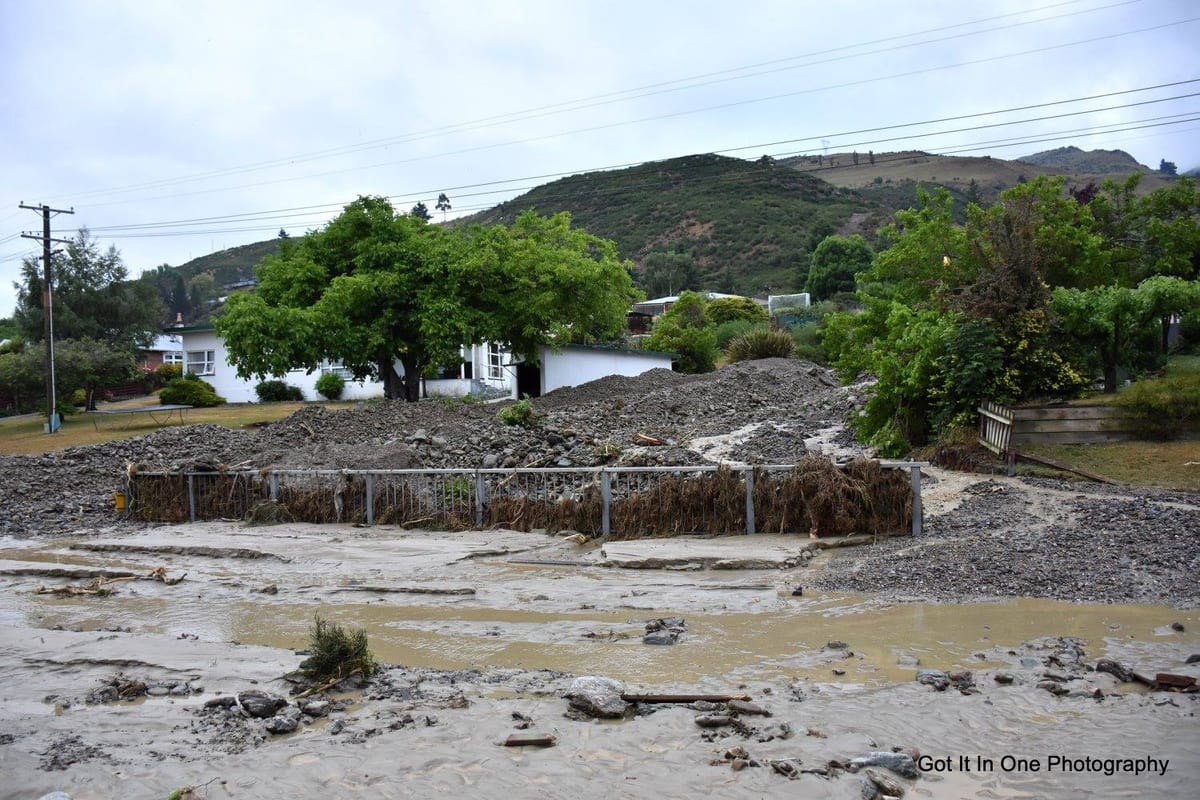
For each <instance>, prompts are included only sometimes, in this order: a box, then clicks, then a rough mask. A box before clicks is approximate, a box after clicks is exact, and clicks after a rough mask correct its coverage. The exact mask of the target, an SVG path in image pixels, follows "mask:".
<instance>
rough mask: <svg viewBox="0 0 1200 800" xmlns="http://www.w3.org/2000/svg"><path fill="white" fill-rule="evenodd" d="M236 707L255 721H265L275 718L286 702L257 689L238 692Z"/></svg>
mask: <svg viewBox="0 0 1200 800" xmlns="http://www.w3.org/2000/svg"><path fill="white" fill-rule="evenodd" d="M237 701H238V705H240V706H241V707H242V710H243V711H245V712H246V714H248V715H249V716H251V717H255V718H257V719H267V718H268V717H273V716H275V712H276V711H278V710H279V709H281V708H283V707H284V706H285V705H287V701H286V700H284V699H283V698H282V697H278V696H276V695H273V694H269V693H268V692H264V691H261V690H259V689H250V690H249V691H245V692H239V693H238V696H237Z"/></svg>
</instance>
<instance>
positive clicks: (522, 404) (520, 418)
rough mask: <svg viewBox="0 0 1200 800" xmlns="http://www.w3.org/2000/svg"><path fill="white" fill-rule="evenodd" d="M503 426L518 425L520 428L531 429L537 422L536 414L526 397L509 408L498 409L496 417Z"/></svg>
mask: <svg viewBox="0 0 1200 800" xmlns="http://www.w3.org/2000/svg"><path fill="white" fill-rule="evenodd" d="M496 416H497V417H498V418H499V420H500V421H501V422H503V423H504V424H505V425H520V426H521V427H522V428H532V427H533V425H534V423H536V422H537V414H535V413H534V411H533V406H532V405H531V404H530V403H529V398H528V397H523V398H521V399H520V400H518V401H517V402H515V403H513V404H512V405H511V406H506V407H504V408H502V409H500V413H499V414H497V415H496Z"/></svg>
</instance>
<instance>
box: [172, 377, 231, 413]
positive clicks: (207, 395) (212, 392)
mask: <svg viewBox="0 0 1200 800" xmlns="http://www.w3.org/2000/svg"><path fill="white" fill-rule="evenodd" d="M158 401H159V402H160V403H162V404H163V405H164V406H173V405H181V406H195V407H196V408H211V407H212V406H219V405H221V404H222V403H224V402H225V398H224V397H221V396H220V395H218V394H217V390H216V389H214V388H213V387H212V384H210V383H206V382H205V381H202V380H200V377H199V376H198V375H194V374H192V373H190V372H189V373H187V374H185V375H184V376H183V377H181V378H176V379H175V380H173V381H171V382H170V383H168V384H167V385H166V386H164V387H163V389H162V391H161V392H159V393H158Z"/></svg>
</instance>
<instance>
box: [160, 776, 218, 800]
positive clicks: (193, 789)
mask: <svg viewBox="0 0 1200 800" xmlns="http://www.w3.org/2000/svg"><path fill="white" fill-rule="evenodd" d="M216 780H218V779H217V778H213V779H212V780H210V781H208V783H202V784H200V785H199V786H180V787H179V788H178V789H176V790H175V791H173V792H171V793H170V794H169V795H167V800H195V798H196V797H197V796H198V795H197V792H199V791H200V790H201V789H207V788H208V785H209V784H210V783H213V782H215V781H216ZM221 783H222V784H224V783H225V781H221Z"/></svg>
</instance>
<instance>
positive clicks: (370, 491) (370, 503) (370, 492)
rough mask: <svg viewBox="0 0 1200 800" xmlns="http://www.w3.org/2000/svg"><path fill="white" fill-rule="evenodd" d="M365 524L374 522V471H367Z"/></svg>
mask: <svg viewBox="0 0 1200 800" xmlns="http://www.w3.org/2000/svg"><path fill="white" fill-rule="evenodd" d="M367 524H368V525H374V524H375V473H374V472H368V473H367Z"/></svg>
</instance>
